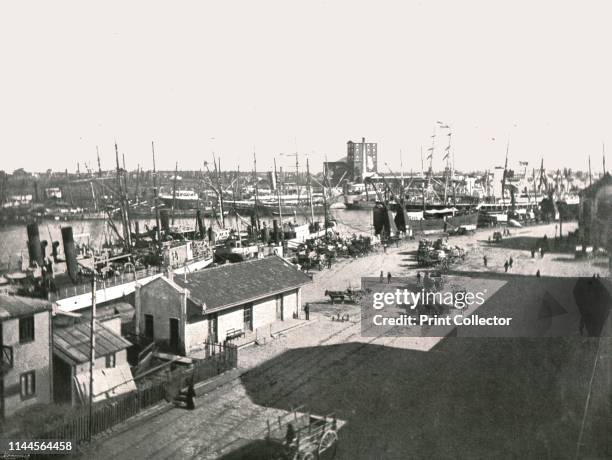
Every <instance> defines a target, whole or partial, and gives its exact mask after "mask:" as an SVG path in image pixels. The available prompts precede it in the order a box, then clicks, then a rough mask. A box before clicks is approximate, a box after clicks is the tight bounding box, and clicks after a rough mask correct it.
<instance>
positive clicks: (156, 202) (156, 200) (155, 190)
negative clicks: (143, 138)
mask: <svg viewBox="0 0 612 460" xmlns="http://www.w3.org/2000/svg"><path fill="white" fill-rule="evenodd" d="M151 153H152V154H153V206H154V208H155V226H156V227H157V231H156V234H157V235H156V236H157V244H159V246H160V248H161V242H162V239H161V227H160V223H159V189H158V188H157V171H156V169H155V143H154V142H153V141H151Z"/></svg>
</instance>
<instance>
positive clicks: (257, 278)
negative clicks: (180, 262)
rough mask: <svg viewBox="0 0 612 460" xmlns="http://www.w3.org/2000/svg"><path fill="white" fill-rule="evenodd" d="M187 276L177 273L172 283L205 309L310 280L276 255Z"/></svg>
mask: <svg viewBox="0 0 612 460" xmlns="http://www.w3.org/2000/svg"><path fill="white" fill-rule="evenodd" d="M186 279H187V281H185V279H184V278H183V277H178V276H177V277H175V278H174V282H175V283H176V284H177V285H179V286H180V287H182V288H185V289H188V290H189V292H190V297H191V299H193V300H194V301H196V302H199V303H200V304H205V305H206V310H207V311H215V310H220V309H222V308H228V307H232V306H236V305H240V304H244V303H247V302H253V301H255V300H259V299H261V298H264V297H268V296H270V295H274V294H278V293H281V292H286V291H289V290H291V289H296V288H298V287H300V286H303V285H305V284H307V283H310V282H312V280H311V279H310V277H309V276H307V275H306V274H304V273H302V272H301V271H300V270H298V269H297V267H295V266H294V265H293V264H291V263H289V262H287V261H286V260H284V259H282V258H280V257H278V256H271V257H266V258H264V259H256V260H251V261H246V262H241V263H236V264H225V265H220V266H218V267H214V268H208V269H206V270H202V271H199V272H195V273H191V274H188V275H187V276H186Z"/></svg>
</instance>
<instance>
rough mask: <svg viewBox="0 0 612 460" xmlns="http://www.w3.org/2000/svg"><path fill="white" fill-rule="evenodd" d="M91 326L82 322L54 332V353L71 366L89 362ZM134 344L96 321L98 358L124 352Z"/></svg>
mask: <svg viewBox="0 0 612 460" xmlns="http://www.w3.org/2000/svg"><path fill="white" fill-rule="evenodd" d="M90 337H91V326H90V324H89V322H85V321H83V322H80V323H77V324H75V325H74V326H69V327H63V328H56V329H54V331H53V352H54V353H55V354H57V355H58V356H59V357H60V358H61V359H62V360H64V361H67V362H69V363H70V364H80V363H85V362H87V361H89V356H90ZM131 345H132V344H131V343H130V342H128V341H127V340H126V339H124V338H123V337H121V336H120V335H117V334H115V333H114V332H113V331H111V330H110V329H108V328H106V327H104V326H103V325H102V324H100V323H99V322H97V321H96V358H100V357H102V356H106V355H109V354H111V353H116V352H118V351H121V350H124V349H126V348H128V347H129V346H131Z"/></svg>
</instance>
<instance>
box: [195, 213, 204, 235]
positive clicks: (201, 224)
mask: <svg viewBox="0 0 612 460" xmlns="http://www.w3.org/2000/svg"><path fill="white" fill-rule="evenodd" d="M196 223H197V225H198V232H199V233H200V238H202V239H204V237H205V235H206V228H205V227H204V222H202V211H201V210H199V209H198V210H197V211H196Z"/></svg>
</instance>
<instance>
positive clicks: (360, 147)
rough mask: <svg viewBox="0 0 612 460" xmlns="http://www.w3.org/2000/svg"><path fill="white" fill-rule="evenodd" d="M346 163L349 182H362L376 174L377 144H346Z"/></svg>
mask: <svg viewBox="0 0 612 460" xmlns="http://www.w3.org/2000/svg"><path fill="white" fill-rule="evenodd" d="M346 161H347V165H348V176H349V180H351V181H353V182H363V180H364V179H365V178H366V177H369V176H372V175H374V174H375V173H377V172H378V144H377V143H375V142H366V141H365V137H363V138H361V142H353V141H348V142H347V155H346Z"/></svg>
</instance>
